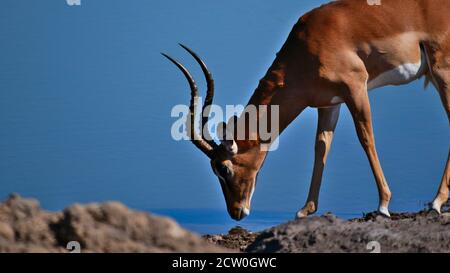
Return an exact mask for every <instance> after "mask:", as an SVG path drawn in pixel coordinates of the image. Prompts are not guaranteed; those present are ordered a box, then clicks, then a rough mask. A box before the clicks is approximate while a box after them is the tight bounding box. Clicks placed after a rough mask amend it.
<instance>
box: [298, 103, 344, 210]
mask: <svg viewBox="0 0 450 273" xmlns="http://www.w3.org/2000/svg"><path fill="white" fill-rule="evenodd" d="M340 109H341V106H340V105H337V106H334V107H330V108H319V109H318V113H319V119H318V122H317V133H316V145H315V157H314V169H313V174H312V178H311V185H310V187H309V194H308V199H307V201H306V204H305V206H304V207H303V208H302V209H301V210H299V211H298V212H297V218H303V217H306V216H308V215H310V214H313V213H315V212H316V210H317V208H318V205H319V203H318V202H319V191H320V184H321V182H322V174H323V169H324V167H325V163H326V161H327V157H328V152H329V151H330V147H331V142H332V141H333V135H334V130H335V128H336V124H337V121H338V119H339V110H340Z"/></svg>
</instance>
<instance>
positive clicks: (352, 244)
mask: <svg viewBox="0 0 450 273" xmlns="http://www.w3.org/2000/svg"><path fill="white" fill-rule="evenodd" d="M246 251H247V252H371V251H377V252H382V253H384V252H450V213H449V212H446V213H443V214H442V215H438V214H437V213H436V212H426V211H422V212H419V213H406V214H393V216H392V219H387V218H385V217H382V216H377V215H376V214H374V213H372V214H368V215H366V216H365V217H363V218H360V219H354V220H350V221H347V220H343V219H339V218H337V217H336V216H334V215H331V214H328V215H324V216H320V217H310V218H305V219H299V220H295V221H292V222H288V223H286V224H282V225H279V226H277V227H273V228H271V229H268V230H265V231H263V232H262V233H261V234H260V235H259V236H258V237H257V238H256V239H255V241H254V242H253V243H252V244H251V245H249V246H248V248H247V249H246Z"/></svg>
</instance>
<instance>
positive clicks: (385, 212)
mask: <svg viewBox="0 0 450 273" xmlns="http://www.w3.org/2000/svg"><path fill="white" fill-rule="evenodd" d="M378 213H380V214H381V215H383V216H385V217H387V218H391V214H390V213H389V209H388V208H387V207H384V206H380V207H379V208H378Z"/></svg>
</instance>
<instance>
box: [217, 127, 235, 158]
mask: <svg viewBox="0 0 450 273" xmlns="http://www.w3.org/2000/svg"><path fill="white" fill-rule="evenodd" d="M217 137H218V138H219V140H220V143H221V144H222V145H223V146H224V147H225V149H226V150H227V151H228V153H230V154H231V155H235V154H237V153H238V146H237V144H236V141H234V139H233V133H232V132H229V131H228V130H227V125H226V124H225V122H220V123H219V124H217Z"/></svg>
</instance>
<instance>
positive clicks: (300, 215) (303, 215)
mask: <svg viewBox="0 0 450 273" xmlns="http://www.w3.org/2000/svg"><path fill="white" fill-rule="evenodd" d="M306 217H308V213H307V212H306V211H305V210H304V209H301V210H299V211H297V214H296V215H295V219H302V218H306Z"/></svg>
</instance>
